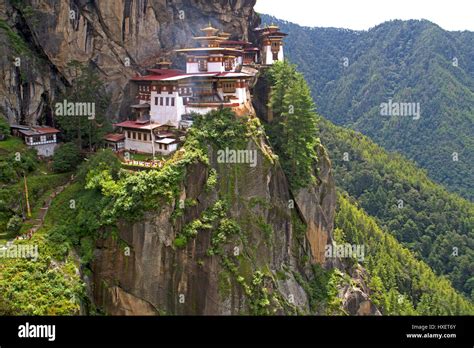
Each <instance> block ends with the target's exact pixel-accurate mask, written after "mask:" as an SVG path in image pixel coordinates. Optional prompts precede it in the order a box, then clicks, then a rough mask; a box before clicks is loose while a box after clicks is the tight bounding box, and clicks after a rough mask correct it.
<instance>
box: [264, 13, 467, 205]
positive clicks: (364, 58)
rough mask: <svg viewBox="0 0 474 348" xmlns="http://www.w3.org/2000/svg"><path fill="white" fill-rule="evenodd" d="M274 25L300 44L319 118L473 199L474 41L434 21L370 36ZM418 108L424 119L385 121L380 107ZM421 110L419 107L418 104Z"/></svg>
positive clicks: (296, 51) (380, 29)
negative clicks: (402, 158) (396, 153)
mask: <svg viewBox="0 0 474 348" xmlns="http://www.w3.org/2000/svg"><path fill="white" fill-rule="evenodd" d="M262 21H263V22H264V23H271V22H275V23H277V24H278V25H280V27H281V28H282V30H283V31H285V32H287V33H289V34H290V37H292V38H298V39H297V40H296V39H293V40H287V42H286V46H285V49H286V53H287V57H288V58H289V59H290V60H291V61H292V62H293V63H296V64H297V65H298V67H299V70H300V71H301V72H303V73H304V75H305V77H306V79H307V80H308V82H309V84H310V86H311V87H312V91H313V96H314V98H315V102H316V104H317V105H318V111H319V113H320V114H322V115H324V116H325V117H327V118H328V119H330V120H331V121H333V122H335V123H336V124H339V125H345V126H348V127H351V128H353V129H355V130H358V131H360V132H362V133H364V134H366V135H368V136H369V137H370V138H371V139H373V140H374V141H375V142H377V143H378V144H380V145H382V146H384V147H385V148H386V149H388V150H396V151H399V152H401V153H403V154H404V155H406V156H407V157H408V158H409V159H412V160H414V161H415V162H417V163H418V164H419V165H420V166H421V167H423V168H425V169H427V171H428V174H429V176H430V177H432V178H433V179H435V180H436V181H437V182H439V183H442V184H443V185H445V186H446V187H448V189H449V190H451V191H454V192H457V193H460V194H461V195H463V196H464V197H466V198H469V199H471V200H472V198H473V197H474V184H473V183H474V168H473V166H472V163H473V162H474V155H473V154H474V151H473V149H474V143H473V139H474V33H472V32H447V31H444V30H443V29H441V28H440V27H438V26H437V25H435V24H433V23H430V22H427V21H406V22H403V21H392V22H387V23H383V24H381V25H379V26H377V27H374V28H372V29H370V30H369V31H361V32H358V31H351V30H345V29H334V28H306V27H300V26H298V25H295V24H292V23H288V22H285V21H279V20H277V19H275V18H273V17H269V16H265V15H263V16H262ZM390 99H391V100H392V102H394V103H419V107H420V109H419V110H420V117H419V119H417V118H418V116H416V115H414V114H415V113H412V115H413V116H382V115H381V105H382V103H388V102H389V100H390ZM415 107H417V106H416V104H415Z"/></svg>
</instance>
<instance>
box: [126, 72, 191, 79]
mask: <svg viewBox="0 0 474 348" xmlns="http://www.w3.org/2000/svg"><path fill="white" fill-rule="evenodd" d="M148 71H149V72H151V74H150V75H145V76H135V77H132V80H133V81H155V80H162V79H166V78H168V77H173V76H179V75H183V74H185V72H184V71H183V70H178V69H148Z"/></svg>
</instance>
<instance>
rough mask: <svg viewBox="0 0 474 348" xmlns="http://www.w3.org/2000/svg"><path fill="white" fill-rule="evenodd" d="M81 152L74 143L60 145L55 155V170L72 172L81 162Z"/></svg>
mask: <svg viewBox="0 0 474 348" xmlns="http://www.w3.org/2000/svg"><path fill="white" fill-rule="evenodd" d="M81 160H82V158H81V154H80V152H79V149H78V148H77V146H76V145H75V144H73V143H66V144H63V145H61V146H59V147H58V148H57V149H56V150H55V152H54V156H53V170H54V171H55V172H58V173H65V172H71V171H73V170H74V169H76V167H77V166H78V164H79V163H80V162H81Z"/></svg>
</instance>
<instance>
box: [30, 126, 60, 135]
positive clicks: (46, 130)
mask: <svg viewBox="0 0 474 348" xmlns="http://www.w3.org/2000/svg"><path fill="white" fill-rule="evenodd" d="M33 129H35V130H37V131H38V132H40V133H44V134H51V133H59V132H60V131H59V129H56V128H53V127H34V128H33Z"/></svg>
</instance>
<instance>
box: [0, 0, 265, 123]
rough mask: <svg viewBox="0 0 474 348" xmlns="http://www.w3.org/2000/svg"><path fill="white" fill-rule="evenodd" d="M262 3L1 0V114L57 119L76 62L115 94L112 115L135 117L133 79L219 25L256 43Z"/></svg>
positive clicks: (18, 118) (31, 120)
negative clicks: (129, 99) (129, 95)
mask: <svg viewBox="0 0 474 348" xmlns="http://www.w3.org/2000/svg"><path fill="white" fill-rule="evenodd" d="M254 4H255V0H232V1H231V0H214V1H206V0H156V1H147V0H114V1H109V0H106V1H85V0H68V1H55V0H24V1H18V0H1V1H0V44H1V45H2V52H4V54H2V57H1V58H0V71H1V74H2V75H1V76H2V79H0V95H1V98H0V112H1V113H3V114H5V115H6V116H7V117H8V118H9V120H10V122H15V123H16V122H25V123H31V124H34V123H36V122H38V121H40V122H48V123H51V122H52V113H51V110H52V107H51V106H52V102H53V101H54V100H55V98H56V96H57V94H58V91H60V90H61V89H62V88H64V86H67V85H68V84H70V83H72V81H73V80H74V77H75V75H74V74H75V72H74V71H73V70H70V69H69V68H68V63H69V62H71V61H73V60H76V61H79V62H81V63H85V64H91V65H93V66H94V67H95V68H96V69H97V70H98V71H99V72H100V74H101V76H102V78H103V79H104V81H105V83H106V86H107V87H108V89H109V90H110V92H111V93H112V103H111V105H110V108H109V110H108V113H109V117H110V118H113V119H118V118H120V117H121V116H122V117H124V116H126V115H127V113H128V111H129V110H128V108H127V106H126V104H127V103H126V102H124V103H123V104H122V102H123V100H124V95H125V94H126V93H124V91H126V90H127V85H128V80H129V78H130V77H131V76H134V75H135V74H136V73H137V72H139V71H143V70H144V69H145V68H148V67H152V66H153V65H154V64H155V62H156V57H163V56H166V57H168V58H170V59H173V60H174V61H175V62H176V63H178V64H179V59H178V58H177V57H176V56H175V54H174V53H173V50H174V49H176V48H180V47H183V46H185V45H190V44H192V36H193V35H196V34H198V33H199V29H200V28H202V27H204V26H206V25H207V24H208V23H209V22H211V23H212V24H213V25H214V26H216V27H217V28H220V29H223V30H225V31H226V32H229V33H234V34H235V36H236V37H239V38H240V37H243V38H245V39H253V37H252V32H251V31H250V30H249V28H253V27H255V26H257V24H258V17H257V16H256V14H255V12H254V11H253V6H254Z"/></svg>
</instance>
